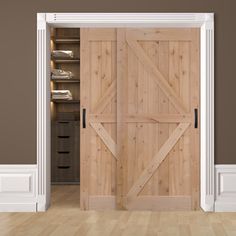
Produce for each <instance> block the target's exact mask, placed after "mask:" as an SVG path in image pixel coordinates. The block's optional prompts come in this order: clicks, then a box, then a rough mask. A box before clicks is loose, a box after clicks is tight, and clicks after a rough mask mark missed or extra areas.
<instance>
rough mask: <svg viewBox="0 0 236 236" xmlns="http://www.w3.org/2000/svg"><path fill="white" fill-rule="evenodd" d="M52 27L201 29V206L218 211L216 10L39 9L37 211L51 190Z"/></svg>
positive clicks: (45, 202)
mask: <svg viewBox="0 0 236 236" xmlns="http://www.w3.org/2000/svg"><path fill="white" fill-rule="evenodd" d="M50 27H65V28H72V27H77V28H82V27H87V28H95V27H100V28H102V27H103V28H104V27H111V28H118V27H142V28H144V27H149V28H151V27H153V28H154V27H155V28H187V27H188V28H190V27H197V28H200V54H201V55H200V162H201V164H200V185H201V186H200V195H201V196H200V206H201V208H202V209H203V210H204V211H214V205H215V197H214V192H215V189H214V183H215V180H214V13H37V181H38V183H37V185H38V190H37V194H38V196H37V210H38V211H45V210H47V208H48V207H49V205H50V192H51V190H50V184H51V181H50V172H51V169H50V162H51V151H50V150H51V149H50V145H51V137H50V133H51V132H50V129H51V127H50V126H51V120H50V79H49V78H50ZM84 209H86V206H85V207H84Z"/></svg>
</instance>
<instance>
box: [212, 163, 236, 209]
mask: <svg viewBox="0 0 236 236" xmlns="http://www.w3.org/2000/svg"><path fill="white" fill-rule="evenodd" d="M215 179H216V181H215V183H216V191H215V192H216V196H215V211H216V212H236V165H215Z"/></svg>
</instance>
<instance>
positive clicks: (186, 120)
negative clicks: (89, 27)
mask: <svg viewBox="0 0 236 236" xmlns="http://www.w3.org/2000/svg"><path fill="white" fill-rule="evenodd" d="M198 106H199V29H147V28H146V29H117V145H118V150H117V159H118V165H117V204H118V207H119V208H125V209H135V210H138V209H139V210H190V209H197V208H198V207H199V128H198V125H199V124H197V118H198V116H199V114H198Z"/></svg>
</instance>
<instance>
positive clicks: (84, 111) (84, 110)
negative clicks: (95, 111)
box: [82, 108, 86, 129]
mask: <svg viewBox="0 0 236 236" xmlns="http://www.w3.org/2000/svg"><path fill="white" fill-rule="evenodd" d="M82 126H83V129H85V128H86V109H85V108H83V119H82Z"/></svg>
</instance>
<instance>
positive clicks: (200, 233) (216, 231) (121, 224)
mask: <svg viewBox="0 0 236 236" xmlns="http://www.w3.org/2000/svg"><path fill="white" fill-rule="evenodd" d="M0 235H1V236H3V235H14V236H18V235H24V236H27V235H30V236H35V235H40V236H46V235H55V236H60V235H67V236H70V235H79V236H86V235H90V236H93V235H95V236H97V235H99V236H100V235H101V236H105V235H112V236H116V235H117V236H118V235H124V236H132V235H134V236H139V235H158V236H164V235H170V236H172V235H174V236H176V235H178V236H185V235H193V236H204V235H206V236H212V235H216V236H224V235H230V236H236V213H203V212H200V211H198V212H150V211H139V212H137V211H136V212H135V211H133V212H127V211H100V212H98V211H87V212H84V211H80V209H79V188H78V186H53V187H52V206H51V207H50V209H49V210H48V211H47V212H45V213H0Z"/></svg>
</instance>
